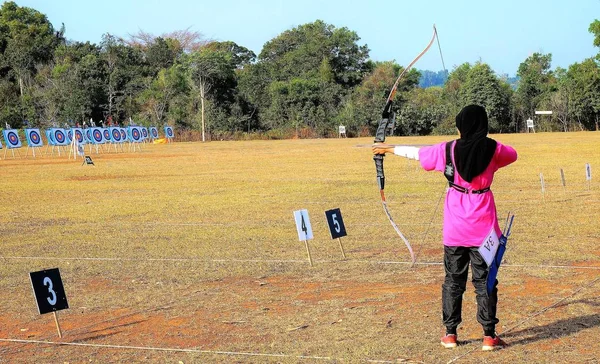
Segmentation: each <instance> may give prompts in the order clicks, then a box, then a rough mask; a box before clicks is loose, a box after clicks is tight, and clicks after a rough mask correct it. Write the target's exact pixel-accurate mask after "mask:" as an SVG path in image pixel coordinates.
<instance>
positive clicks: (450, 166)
mask: <svg viewBox="0 0 600 364" xmlns="http://www.w3.org/2000/svg"><path fill="white" fill-rule="evenodd" d="M453 145H454V141H451V142H447V143H446V168H445V169H444V176H446V179H447V180H448V182H450V183H454V163H452V146H453Z"/></svg>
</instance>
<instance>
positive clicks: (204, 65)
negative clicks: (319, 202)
mask: <svg viewBox="0 0 600 364" xmlns="http://www.w3.org/2000/svg"><path fill="white" fill-rule="evenodd" d="M589 31H590V33H592V34H593V35H594V37H595V39H594V46H597V47H600V21H598V20H596V21H594V22H593V23H592V24H591V25H590V26H589ZM359 41H360V38H359V36H358V35H357V33H356V32H354V31H352V30H350V29H348V28H346V27H335V26H333V25H331V24H327V23H325V22H323V21H321V20H317V21H315V22H313V23H308V24H303V25H300V26H297V27H295V28H293V29H289V30H286V31H284V32H283V33H281V34H279V35H278V36H276V37H275V38H273V39H271V40H270V41H268V42H267V43H265V44H264V46H263V48H262V50H261V52H260V53H259V54H258V55H256V54H255V53H254V52H252V51H251V50H249V49H247V48H245V47H243V46H241V45H238V44H236V43H234V42H231V41H211V40H207V39H204V38H203V36H202V35H201V34H200V33H199V32H194V31H191V30H190V29H185V30H180V31H174V32H171V33H166V34H163V35H160V36H154V35H152V34H148V33H145V32H143V31H140V32H138V33H137V34H134V35H129V37H128V38H126V39H125V38H121V37H117V36H115V35H112V34H108V33H106V34H105V35H104V36H103V37H102V41H101V42H100V43H99V44H94V43H90V42H77V41H70V40H68V39H67V38H66V27H65V25H64V24H63V25H62V26H61V27H60V28H59V29H58V30H57V29H56V28H55V27H54V26H53V25H52V24H51V23H50V22H49V21H48V19H47V17H46V16H45V15H44V14H42V13H40V12H39V11H37V10H35V9H32V8H28V7H20V6H18V5H17V4H15V3H14V2H5V3H4V4H2V7H1V8H0V100H1V107H0V123H2V124H1V125H6V124H8V125H11V126H12V127H23V126H25V125H29V126H37V127H48V126H51V125H56V124H58V125H61V126H62V125H64V124H65V123H67V124H70V125H75V124H80V125H81V124H83V122H84V121H87V120H89V119H90V118H91V119H93V120H95V121H96V122H99V121H104V122H107V121H111V122H113V123H119V124H126V123H129V122H130V120H131V121H133V122H134V123H136V124H138V125H146V126H150V125H155V126H161V125H164V124H170V125H175V127H176V128H178V129H179V130H191V131H196V132H197V134H198V136H199V137H201V138H202V140H205V139H208V138H249V137H262V138H273V139H278V138H289V137H327V136H334V135H336V131H337V126H338V125H345V126H346V130H347V133H348V134H349V135H353V136H365V135H372V134H373V132H374V130H375V128H376V126H377V122H378V120H379V118H380V113H381V109H382V107H383V105H384V103H385V98H386V96H387V93H388V92H389V89H390V87H391V85H393V83H394V81H395V79H396V77H397V75H398V74H399V72H400V71H402V69H403V68H402V66H401V65H398V64H397V63H396V62H394V61H387V62H375V61H373V60H371V59H370V58H369V49H368V47H367V45H364V44H363V45H361V44H360V43H359ZM599 60H600V57H595V58H589V59H585V60H583V61H581V62H580V63H575V64H572V65H570V66H569V67H568V69H563V68H560V67H558V68H556V69H555V70H552V69H551V62H552V55H551V54H543V53H534V54H532V55H531V56H529V57H527V59H525V60H524V61H523V62H522V63H521V64H520V66H519V68H518V71H517V80H516V82H515V80H514V79H509V78H508V77H507V76H502V75H497V74H496V73H495V72H494V71H493V70H492V68H491V67H490V66H489V65H488V64H486V63H484V62H481V61H479V62H475V63H463V64H461V65H458V66H455V67H454V69H453V70H452V71H450V72H446V71H440V72H431V71H423V72H421V71H419V70H417V69H411V70H410V71H409V72H408V73H407V76H406V77H405V78H404V79H403V80H402V81H401V84H400V86H399V89H398V90H399V92H398V93H397V95H396V102H395V104H394V111H395V112H396V115H397V117H396V118H397V121H396V126H395V130H394V133H395V134H396V135H428V134H452V133H454V130H455V129H454V116H455V115H456V114H457V113H458V111H459V110H460V109H461V108H462V107H463V106H465V105H467V104H471V103H475V104H479V105H482V106H484V107H485V108H486V109H487V111H488V114H489V119H490V129H491V132H494V133H506V132H519V131H523V130H525V128H526V126H525V120H526V119H528V118H532V117H534V114H535V110H552V111H553V114H552V115H549V116H546V115H545V116H544V117H539V118H537V120H536V129H538V130H544V131H559V130H560V131H569V130H598V113H599V112H600V97H599V96H600V72H599ZM440 80H441V82H440ZM431 84H437V85H438V86H432V87H420V86H419V85H421V86H429V85H431Z"/></svg>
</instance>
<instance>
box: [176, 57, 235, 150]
mask: <svg viewBox="0 0 600 364" xmlns="http://www.w3.org/2000/svg"><path fill="white" fill-rule="evenodd" d="M184 64H185V66H186V68H187V70H188V72H189V73H188V74H189V77H190V78H191V81H192V82H191V83H190V84H191V85H192V91H193V92H194V93H195V94H196V97H195V99H196V100H199V101H200V118H201V129H202V141H203V142H204V141H206V123H205V107H206V101H207V98H208V93H209V92H210V90H211V89H212V88H213V86H215V85H216V84H218V83H219V82H222V81H223V80H226V79H230V78H232V77H233V65H232V62H231V57H230V55H229V54H227V53H225V52H218V51H217V52H214V51H212V50H210V49H204V48H202V49H200V50H199V51H195V52H193V53H191V54H190V55H188V56H187V57H186V58H185V59H184ZM194 109H195V110H197V107H194Z"/></svg>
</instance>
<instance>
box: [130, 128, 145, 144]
mask: <svg viewBox="0 0 600 364" xmlns="http://www.w3.org/2000/svg"><path fill="white" fill-rule="evenodd" d="M130 133H131V141H132V142H134V143H139V142H140V141H141V140H142V133H141V132H140V128H138V127H137V126H131V127H130Z"/></svg>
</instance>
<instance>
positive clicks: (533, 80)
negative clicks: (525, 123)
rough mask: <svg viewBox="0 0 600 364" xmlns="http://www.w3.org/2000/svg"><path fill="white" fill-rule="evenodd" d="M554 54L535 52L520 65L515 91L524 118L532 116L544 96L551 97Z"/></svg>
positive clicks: (519, 109) (521, 115) (518, 109)
mask: <svg viewBox="0 0 600 364" xmlns="http://www.w3.org/2000/svg"><path fill="white" fill-rule="evenodd" d="M551 63H552V54H550V53H548V54H541V53H534V54H532V55H531V56H529V57H527V59H526V60H525V61H524V62H522V63H521V64H520V65H519V70H518V71H517V76H518V77H519V84H518V87H517V91H516V93H515V97H516V102H517V112H518V114H519V116H520V117H521V119H522V120H525V119H527V118H528V117H532V116H533V115H534V112H535V109H536V108H537V107H538V105H540V103H541V102H542V101H543V100H544V98H548V97H549V93H550V92H551V91H552V89H551V88H550V87H551V86H550V84H551V82H550V81H551V78H552V77H553V76H552V71H551V70H550V66H551Z"/></svg>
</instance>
